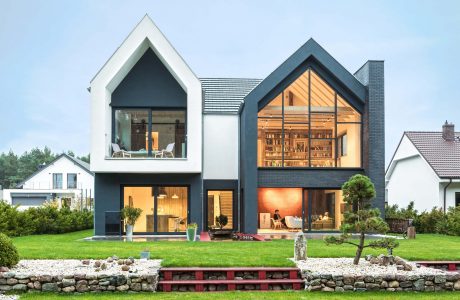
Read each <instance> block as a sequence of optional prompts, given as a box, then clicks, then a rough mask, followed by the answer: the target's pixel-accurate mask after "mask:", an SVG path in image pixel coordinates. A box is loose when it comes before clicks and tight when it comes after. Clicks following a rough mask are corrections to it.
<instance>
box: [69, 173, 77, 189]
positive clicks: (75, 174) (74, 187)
mask: <svg viewBox="0 0 460 300" xmlns="http://www.w3.org/2000/svg"><path fill="white" fill-rule="evenodd" d="M72 175H73V176H75V180H74V181H73V182H74V183H75V185H74V186H73V187H71V186H70V185H69V182H70V180H69V177H70V176H72ZM77 182H78V174H77V173H67V189H76V188H77V186H78V184H77Z"/></svg>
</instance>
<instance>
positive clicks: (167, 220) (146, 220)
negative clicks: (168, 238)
mask: <svg viewBox="0 0 460 300" xmlns="http://www.w3.org/2000/svg"><path fill="white" fill-rule="evenodd" d="M122 206H123V207H126V206H132V207H137V208H140V209H142V214H141V216H140V218H139V219H138V220H137V222H136V224H134V233H165V232H185V228H186V226H187V218H188V187H179V186H125V187H123V205H122Z"/></svg>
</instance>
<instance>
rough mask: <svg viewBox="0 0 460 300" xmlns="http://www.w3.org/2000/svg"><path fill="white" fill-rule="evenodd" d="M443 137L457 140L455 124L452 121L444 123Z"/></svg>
mask: <svg viewBox="0 0 460 300" xmlns="http://www.w3.org/2000/svg"><path fill="white" fill-rule="evenodd" d="M442 138H443V139H445V140H446V141H454V140H455V125H454V124H452V123H447V120H446V123H444V125H442Z"/></svg>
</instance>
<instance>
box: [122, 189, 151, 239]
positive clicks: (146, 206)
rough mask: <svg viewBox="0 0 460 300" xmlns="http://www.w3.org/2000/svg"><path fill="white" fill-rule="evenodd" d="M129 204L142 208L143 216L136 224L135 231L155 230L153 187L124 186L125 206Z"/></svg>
mask: <svg viewBox="0 0 460 300" xmlns="http://www.w3.org/2000/svg"><path fill="white" fill-rule="evenodd" d="M127 206H131V207H136V208H140V209H142V213H141V216H140V217H139V219H137V222H136V224H134V229H133V231H134V232H154V228H153V215H154V209H155V207H154V201H153V190H152V188H151V187H124V188H123V207H127Z"/></svg>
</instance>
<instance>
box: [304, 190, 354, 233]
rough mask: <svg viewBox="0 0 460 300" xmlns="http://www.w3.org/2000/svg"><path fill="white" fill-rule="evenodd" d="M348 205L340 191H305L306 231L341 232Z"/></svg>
mask: <svg viewBox="0 0 460 300" xmlns="http://www.w3.org/2000/svg"><path fill="white" fill-rule="evenodd" d="M345 210H346V205H345V203H344V202H343V200H342V191H341V190H339V189H330V190H327V189H304V191H303V220H304V221H303V223H304V227H303V228H304V231H334V230H339V229H340V226H341V225H342V222H343V214H344V212H345Z"/></svg>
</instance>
